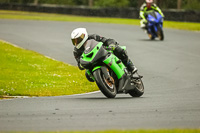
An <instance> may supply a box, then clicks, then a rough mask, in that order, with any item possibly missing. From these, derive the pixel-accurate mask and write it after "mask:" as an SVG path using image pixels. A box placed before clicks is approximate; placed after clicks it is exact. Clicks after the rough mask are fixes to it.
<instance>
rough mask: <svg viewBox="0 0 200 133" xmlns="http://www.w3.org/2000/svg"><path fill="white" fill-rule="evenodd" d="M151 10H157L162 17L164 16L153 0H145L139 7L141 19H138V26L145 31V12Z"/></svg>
mask: <svg viewBox="0 0 200 133" xmlns="http://www.w3.org/2000/svg"><path fill="white" fill-rule="evenodd" d="M152 10H154V11H157V12H158V13H160V14H161V16H162V17H164V14H163V13H162V11H161V9H160V8H159V7H158V6H157V5H156V4H155V3H154V2H153V0H145V2H144V3H143V4H142V6H141V7H140V18H141V19H142V20H141V21H140V27H141V28H142V29H144V30H145V31H146V30H147V19H146V17H147V14H146V13H147V12H148V11H152Z"/></svg>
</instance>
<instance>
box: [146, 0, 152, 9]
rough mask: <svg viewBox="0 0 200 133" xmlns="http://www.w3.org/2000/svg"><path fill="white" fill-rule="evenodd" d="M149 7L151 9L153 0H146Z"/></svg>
mask: <svg viewBox="0 0 200 133" xmlns="http://www.w3.org/2000/svg"><path fill="white" fill-rule="evenodd" d="M146 4H147V8H148V9H150V8H151V5H152V4H153V0H146Z"/></svg>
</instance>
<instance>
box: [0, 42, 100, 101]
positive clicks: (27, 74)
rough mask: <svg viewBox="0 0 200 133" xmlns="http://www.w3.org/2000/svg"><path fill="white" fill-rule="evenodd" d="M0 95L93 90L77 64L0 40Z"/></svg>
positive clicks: (50, 94)
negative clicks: (57, 59)
mask: <svg viewBox="0 0 200 133" xmlns="http://www.w3.org/2000/svg"><path fill="white" fill-rule="evenodd" d="M0 62H1V65H0V96H1V97H3V96H4V95H6V96H16V95H17V96H57V95H71V94H80V93H86V92H91V91H96V90H98V88H97V87H96V85H95V84H94V83H90V82H88V81H87V80H86V78H85V73H84V71H80V70H79V69H78V67H75V66H71V65H68V64H65V63H63V62H60V61H56V60H53V59H50V58H47V57H45V56H43V55H41V54H38V53H36V52H33V51H30V50H25V49H22V48H19V47H15V46H13V45H11V44H9V43H7V42H4V41H1V40H0Z"/></svg>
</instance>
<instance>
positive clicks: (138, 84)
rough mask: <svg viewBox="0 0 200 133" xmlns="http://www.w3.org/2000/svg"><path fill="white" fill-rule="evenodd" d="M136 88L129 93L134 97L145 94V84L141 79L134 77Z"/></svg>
mask: <svg viewBox="0 0 200 133" xmlns="http://www.w3.org/2000/svg"><path fill="white" fill-rule="evenodd" d="M134 84H135V89H134V90H130V91H129V92H128V93H129V94H130V95H131V96H132V97H140V96H142V95H143V94H144V85H143V82H142V80H141V79H134Z"/></svg>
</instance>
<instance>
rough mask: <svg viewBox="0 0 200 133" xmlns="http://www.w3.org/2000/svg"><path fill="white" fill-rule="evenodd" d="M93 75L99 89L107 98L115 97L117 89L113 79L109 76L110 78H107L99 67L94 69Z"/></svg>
mask: <svg viewBox="0 0 200 133" xmlns="http://www.w3.org/2000/svg"><path fill="white" fill-rule="evenodd" d="M93 75H94V78H95V81H96V84H97V86H98V87H99V89H100V91H101V92H102V93H103V94H104V95H105V96H106V97H107V98H115V96H116V94H117V89H116V86H115V83H114V79H113V78H112V77H110V80H107V79H106V78H105V76H104V74H103V72H102V71H101V69H97V70H96V71H94V73H93Z"/></svg>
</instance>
